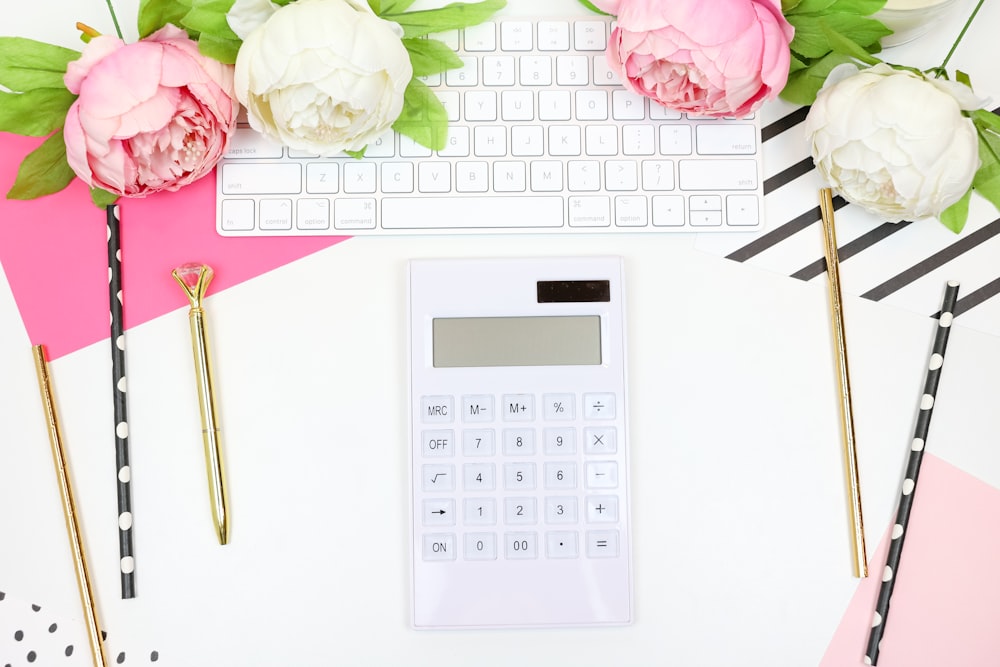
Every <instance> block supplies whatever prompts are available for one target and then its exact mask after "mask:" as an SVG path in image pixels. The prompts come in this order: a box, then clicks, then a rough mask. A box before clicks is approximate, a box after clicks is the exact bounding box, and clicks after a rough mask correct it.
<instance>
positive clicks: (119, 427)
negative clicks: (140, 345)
mask: <svg viewBox="0 0 1000 667" xmlns="http://www.w3.org/2000/svg"><path fill="white" fill-rule="evenodd" d="M107 221H108V296H109V301H110V304H111V381H112V387H111V392H112V397H113V400H114V418H115V474H116V475H117V476H118V554H119V558H120V561H119V563H120V570H121V585H122V599H123V600H127V599H129V598H134V597H135V556H134V555H133V551H132V473H131V466H130V464H129V437H128V400H127V398H126V394H125V391H126V388H127V387H126V380H125V322H124V321H123V303H122V255H121V219H120V217H119V209H118V206H117V205H111V206H108V207H107Z"/></svg>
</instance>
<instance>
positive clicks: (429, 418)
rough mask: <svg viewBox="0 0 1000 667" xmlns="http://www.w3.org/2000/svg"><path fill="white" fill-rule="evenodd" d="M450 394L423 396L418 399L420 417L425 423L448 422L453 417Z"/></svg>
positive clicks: (452, 403)
mask: <svg viewBox="0 0 1000 667" xmlns="http://www.w3.org/2000/svg"><path fill="white" fill-rule="evenodd" d="M454 407H455V405H454V400H453V399H452V397H451V396H424V397H422V398H421V399H420V418H421V419H422V420H423V421H424V422H426V423H431V424H434V423H442V422H450V421H453V419H454Z"/></svg>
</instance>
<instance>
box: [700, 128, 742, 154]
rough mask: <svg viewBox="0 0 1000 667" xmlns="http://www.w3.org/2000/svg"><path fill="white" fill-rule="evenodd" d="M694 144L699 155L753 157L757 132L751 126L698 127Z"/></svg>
mask: <svg viewBox="0 0 1000 667" xmlns="http://www.w3.org/2000/svg"><path fill="white" fill-rule="evenodd" d="M695 144H696V145H697V147H698V154H699V155H753V154H754V153H756V152H757V131H756V130H755V129H754V126H753V125H736V124H715V125H708V124H702V125H698V126H697V128H696V129H695Z"/></svg>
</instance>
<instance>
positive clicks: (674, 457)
mask: <svg viewBox="0 0 1000 667" xmlns="http://www.w3.org/2000/svg"><path fill="white" fill-rule="evenodd" d="M116 4H117V5H127V6H124V7H121V8H120V15H119V18H120V20H121V23H122V25H123V27H124V29H125V30H126V33H127V34H126V36H127V37H129V38H131V37H134V25H135V20H134V16H135V11H136V10H135V5H136V4H137V3H134V2H124V1H119V2H118V3H116ZM551 4H552V8H553V10H554V11H555V10H557V9H559V8H564V9H568V10H570V11H579V10H577V9H576V6H575V4H574V3H573V2H571V0H560V2H559V3H557V2H552V3H551ZM974 4H975V3H974V2H973V0H962V1H961V2H960V3H959V8H958V9H956V11H955V13H954V14H953V15H952V16H951V17H949V18H948V19H947V20H945V21H942V22H941V24H940V26H939V27H938V28H937V31H938V32H937V34H936V35H932V36H928V37H925V38H923V39H921V40H919V41H918V42H915V43H912V44H910V45H906V46H902V47H897V48H895V49H893V50H892V51H889V52H886V53H885V56H886V58H887V59H892V60H896V61H900V62H906V63H907V64H913V65H919V66H924V67H929V66H931V65H934V64H937V62H938V61H939V60H940V58H941V57H942V56H943V54H944V53H946V52H947V49H948V46H949V45H950V42H951V36H952V35H955V34H957V32H958V29H959V28H960V26H961V24H962V22H963V21H964V15H965V12H966V10H967V9H971V7H972V6H973V5H974ZM106 16H107V12H106V8H105V3H104V2H103V0H37V1H36V2H33V3H17V5H16V8H15V7H14V5H10V7H9V8H7V9H5V10H4V11H3V22H2V25H3V28H2V29H0V32H2V33H4V34H6V35H20V36H29V37H33V38H36V39H41V40H44V41H50V42H56V43H60V44H63V45H66V46H71V47H75V48H79V44H78V42H77V41H76V33H75V31H74V29H73V22H74V21H77V20H81V21H84V22H86V23H89V24H91V25H93V26H95V27H97V28H98V29H99V30H102V31H105V32H112V31H113V28H112V26H111V24H110V21H109V20H108V19H107V18H106ZM997 25H1000V4H997V3H986V5H985V6H984V7H983V9H982V11H981V13H980V16H979V18H978V19H977V22H976V23H975V24H974V26H973V28H972V30H971V31H970V33H969V34H968V36H967V37H966V40H965V42H964V44H963V45H962V47H961V48H960V49H959V50H958V52H957V53H956V54H955V56H954V57H953V59H952V62H951V65H952V66H953V67H957V68H960V69H962V70H964V71H967V72H969V74H970V75H971V77H972V81H973V82H974V83H975V84H976V86H977V90H978V92H979V93H980V94H981V95H983V96H986V95H992V96H993V100H994V102H993V104H992V105H991V107H990V108H994V107H995V106H996V104H997V103H996V100H1000V70H998V69H997V68H996V66H995V63H996V58H995V57H994V56H993V55H992V49H991V47H992V46H993V40H994V39H995V34H996V31H995V30H994V28H995V27H996V26H997ZM890 57H891V58H890ZM794 111H795V110H794V108H793V107H791V106H789V105H787V104H784V103H781V102H774V103H770V104H769V105H767V106H766V107H765V108H764V109H763V111H762V113H763V120H764V125H765V126H766V127H771V128H772V129H773V128H774V127H777V126H778V125H781V124H782V123H783V122H784V121H782V119H784V118H786V117H788V115H789V114H791V113H793V112H794ZM792 118H797V120H798V121H799V122H798V123H797V124H796V123H787V124H788V125H789V127H788V129H786V130H785V131H783V132H780V133H775V136H773V137H770V138H768V139H767V141H766V143H765V172H766V176H767V178H768V179H770V184H771V185H770V187H769V191H768V194H767V197H766V208H767V211H766V215H767V222H768V231H767V232H765V233H763V234H758V235H756V236H743V235H738V236H727V237H719V236H712V237H708V236H701V237H698V236H694V235H680V236H671V237H667V236H650V235H643V234H636V235H634V236H628V237H622V236H617V237H614V238H606V237H603V236H601V235H599V234H595V235H592V236H574V237H572V238H559V237H551V236H535V237H530V238H523V237H517V236H505V237H499V238H497V237H493V238H488V237H466V238H463V237H457V236H446V237H435V238H410V237H395V238H364V239H360V238H359V239H351V240H348V241H346V242H343V243H340V244H337V245H334V246H332V247H329V248H326V249H324V250H321V251H319V252H315V253H313V254H310V255H308V256H306V257H303V258H301V259H298V260H296V261H293V262H291V263H289V264H287V265H285V266H282V267H281V268H278V269H275V270H273V271H269V272H267V273H265V274H264V275H260V276H258V277H255V278H252V279H250V280H247V281H245V282H242V283H240V284H238V285H236V286H233V287H231V288H229V289H225V290H221V291H217V292H215V291H212V292H210V295H211V296H210V297H209V301H208V305H207V307H208V309H209V311H210V315H209V316H210V318H211V324H212V326H213V329H214V337H213V349H214V351H215V357H216V359H215V360H216V365H217V368H216V370H217V381H218V385H219V398H220V409H221V415H222V422H223V428H224V429H225V434H226V441H225V446H226V450H227V451H226V453H227V467H228V474H229V480H230V484H231V502H232V507H233V512H234V517H235V518H234V525H233V533H232V543H231V544H230V545H229V546H227V547H225V548H222V547H219V546H218V545H217V544H216V543H215V540H214V538H213V537H212V532H211V525H210V519H209V512H208V504H207V497H206V491H205V483H204V468H203V466H204V461H203V458H202V446H201V442H200V438H199V436H198V433H199V429H200V425H199V417H198V409H197V401H196V400H195V398H194V395H193V394H192V390H193V387H192V386H191V376H190V372H191V371H190V364H191V362H190V357H189V355H190V352H189V345H188V341H189V338H188V330H187V309H186V308H182V307H179V304H180V302H178V308H177V309H175V310H172V311H171V312H168V313H166V314H163V315H161V316H159V317H156V318H153V319H151V320H150V321H147V322H144V323H142V324H140V325H139V326H135V327H133V328H131V329H130V330H129V331H128V334H127V335H128V341H129V348H128V365H129V410H130V422H131V424H130V429H131V430H130V433H131V440H132V445H131V449H132V470H133V481H134V484H133V486H134V491H133V493H134V506H135V512H134V514H135V522H136V532H135V534H136V542H135V550H136V571H137V581H138V590H139V596H138V597H137V598H136V599H134V600H127V601H123V600H120V599H119V583H118V553H117V549H118V547H117V522H116V518H115V517H116V516H117V512H116V509H115V497H114V493H115V492H114V482H113V480H112V474H113V447H112V443H113V437H112V428H113V426H112V423H111V421H112V420H111V401H110V396H109V394H110V392H109V391H105V390H106V389H107V387H106V386H105V385H106V384H107V379H106V376H107V374H108V369H109V360H108V350H107V344H108V341H107V339H105V340H103V341H99V342H97V343H94V344H91V345H87V346H84V347H82V348H81V349H77V350H75V351H72V352H70V353H68V354H65V355H64V356H61V357H59V358H57V359H56V360H54V362H53V364H52V372H53V376H54V381H55V383H56V392H57V396H58V400H59V409H60V414H61V417H62V421H63V427H64V435H65V439H66V442H67V445H68V447H69V449H70V458H71V462H72V470H73V475H74V482H75V484H76V486H77V495H78V503H79V508H80V512H81V515H82V519H83V522H84V527H85V531H86V539H87V546H88V549H89V553H90V563H91V568H92V571H93V576H94V579H95V583H96V588H97V595H98V604H99V607H100V611H101V614H102V616H103V619H104V625H105V627H106V629H107V632H108V640H107V644H108V647H109V652H110V656H111V659H112V664H125V665H146V664H151V663H154V662H155V663H156V664H162V665H168V666H170V667H175V666H177V667H195V666H201V665H213V666H234V667H235V666H240V667H246V666H251V665H252V666H274V665H295V666H296V667H299V666H301V667H306V666H312V665H428V666H436V667H444V666H446V665H463V666H464V665H572V666H574V667H582V666H583V665H595V666H602V667H606V666H610V665H616V666H619V665H620V666H624V665H684V666H719V667H724V666H735V665H740V666H756V665H761V666H763V665H767V666H775V665H787V666H789V667H799V666H802V665H818V664H823V665H836V666H839V665H854V664H860V663H861V657H862V650H863V649H862V647H863V645H864V641H865V636H866V633H867V625H868V619H869V618H870V616H871V611H872V609H873V607H874V602H875V596H876V590H877V583H878V580H879V579H880V573H881V570H882V564H883V562H884V553H885V538H886V535H887V531H888V528H889V526H890V525H891V523H892V516H893V513H894V509H895V504H896V499H897V494H898V489H899V488H900V482H901V474H902V469H903V464H904V461H905V457H906V454H907V450H908V447H909V443H910V438H911V434H912V428H913V421H914V415H915V411H916V406H917V401H918V397H919V395H920V393H921V388H922V383H923V374H924V368H925V362H926V357H927V354H928V349H929V347H930V341H931V337H932V335H933V330H934V326H935V320H933V319H931V318H930V317H929V315H931V314H932V313H934V312H936V311H937V309H938V307H939V305H940V299H941V294H942V292H943V285H944V281H945V280H946V279H957V280H961V281H962V283H963V291H962V295H969V294H973V293H975V292H976V290H981V291H980V292H978V293H979V294H980V295H982V296H983V297H984V298H982V299H981V303H978V304H977V305H974V306H972V307H970V308H968V310H967V312H964V313H962V314H960V315H959V316H958V317H957V318H956V321H955V326H954V329H953V332H952V338H951V342H950V347H949V350H948V355H947V361H946V365H945V371H944V376H943V379H942V383H941V387H940V390H939V395H938V403H937V406H936V408H935V412H934V419H933V424H932V427H931V434H930V437H929V439H928V445H927V452H928V456H927V457H926V459H925V475H924V476H922V479H921V485H920V487H919V491H918V496H917V504H916V505H915V508H914V516H913V519H912V521H913V523H912V524H911V526H912V527H913V530H912V532H911V534H910V541H908V542H907V549H906V551H905V552H904V556H903V558H904V560H903V565H902V567H901V571H900V573H899V574H898V580H897V581H898V583H897V589H896V594H895V596H894V598H893V599H894V605H893V608H892V613H891V614H890V618H889V621H888V628H887V633H886V637H885V640H884V643H883V650H882V657H881V661H880V664H882V665H885V666H886V667H894V666H900V665H906V667H921V666H924V665H926V666H928V667H929V666H931V665H941V664H956V665H957V664H961V665H965V666H973V667H974V666H976V665H996V664H997V660H998V658H997V656H998V655H1000V638H998V635H997V633H996V632H995V629H996V627H997V624H998V622H1000V574H998V572H997V569H996V567H995V563H996V562H998V559H1000V538H998V537H997V526H998V525H1000V441H998V433H1000V410H998V409H997V406H998V405H1000V379H998V378H1000V295H997V293H996V292H997V289H996V284H997V281H998V279H1000V238H998V235H997V234H996V232H995V230H996V228H997V227H998V225H1000V220H998V213H997V211H996V210H994V209H992V208H991V207H990V206H989V205H987V204H986V203H985V202H984V201H982V200H978V199H977V200H974V202H973V207H972V216H971V219H970V222H969V225H968V228H967V229H966V231H964V232H963V233H962V234H961V235H959V236H955V235H953V234H951V232H948V231H947V230H945V229H944V228H943V227H942V226H940V225H939V224H938V223H937V222H934V221H922V222H918V223H914V224H911V225H909V226H906V227H905V228H903V229H900V230H898V231H897V233H893V234H886V235H885V237H884V238H881V239H880V240H878V241H877V242H871V243H869V242H868V241H866V239H870V238H871V235H870V233H872V232H873V230H876V229H884V228H881V227H880V225H881V223H880V221H878V220H875V219H873V218H871V217H869V216H867V215H865V214H863V213H862V212H860V211H858V210H856V209H855V208H854V207H853V206H848V207H846V208H843V209H841V210H840V211H839V212H838V233H839V237H840V241H841V246H842V248H843V247H844V246H848V247H849V248H854V249H859V251H858V252H856V253H855V254H852V255H851V256H850V257H849V258H846V259H845V260H844V261H843V263H842V267H841V271H842V277H843V280H844V282H845V289H846V291H847V299H846V304H845V314H846V317H847V323H848V337H849V352H850V355H851V370H852V380H853V386H854V408H855V412H856V425H857V432H858V447H859V452H860V465H861V473H862V491H863V500H864V509H865V519H866V529H867V530H866V535H867V542H868V545H869V558H870V562H871V570H872V577H871V578H870V579H869V580H868V581H865V582H859V580H857V579H855V578H854V577H853V576H852V573H851V548H850V539H849V529H848V515H847V502H846V492H845V485H844V474H843V468H842V455H841V444H840V430H839V418H838V412H837V401H836V392H835V385H834V360H833V354H832V344H831V338H830V327H829V315H828V310H827V286H826V280H825V275H824V274H822V273H819V272H816V271H813V272H811V274H810V275H806V276H804V278H805V279H803V278H795V277H792V274H795V273H796V272H797V271H799V270H800V269H803V267H808V266H809V265H810V264H812V263H813V262H815V261H816V260H818V259H819V258H821V257H822V245H821V234H820V230H819V222H818V218H815V217H814V218H809V216H808V215H806V214H808V212H809V211H810V210H812V209H813V208H814V207H815V206H816V205H817V204H818V200H817V189H818V188H819V187H820V186H821V183H820V181H819V179H818V177H817V176H816V174H815V172H814V171H812V170H811V169H809V168H808V166H811V165H807V166H806V168H799V167H796V165H801V164H803V162H802V161H803V160H804V159H805V158H806V157H807V155H808V151H807V148H806V145H805V143H804V140H803V139H802V136H801V122H800V121H801V116H799V117H794V116H793V117H792ZM765 132H766V133H767V131H765ZM20 157H21V156H20V155H17V156H12V155H4V156H3V158H2V159H3V160H4V161H17V160H20ZM786 181H787V182H786ZM0 185H2V186H3V188H4V190H6V189H7V188H8V187H9V185H10V183H9V182H4V183H2V184H0ZM19 210H23V209H19ZM128 210H129V209H128V202H126V203H125V205H124V206H123V211H124V216H125V222H124V224H126V225H127V224H129V219H128ZM80 211H81V218H82V219H92V220H94V223H93V224H98V225H100V224H103V219H102V217H101V215H100V214H97V215H95V213H94V210H93V208H92V207H91V206H90V204H89V203H88V202H87V201H86V200H85V199H83V198H81V200H80ZM802 215H806V217H805V218H801V219H799V216H802ZM796 219H798V220H799V221H798V222H795V220H796ZM46 223H47V221H46V220H34V221H32V224H39V225H44V224H46ZM11 224H24V221H15V220H11V219H0V225H11ZM81 224H87V223H86V222H84V221H83V220H81ZM778 237H782V238H781V239H779V238H778ZM752 244H756V245H752ZM851 244H854V245H851ZM29 251H30V250H29V249H25V252H29ZM192 252H193V253H194V254H196V253H197V249H192ZM842 252H844V250H843V249H842ZM608 253H611V254H619V255H621V256H623V257H624V258H625V266H626V280H627V303H628V310H627V320H628V332H629V334H628V345H629V349H628V354H629V392H630V397H629V398H630V406H629V412H630V436H631V442H630V443H629V446H630V448H631V462H632V470H631V484H632V494H631V497H632V518H633V523H632V528H633V535H634V543H633V552H634V580H635V622H634V624H632V625H631V626H628V627H620V628H612V629H589V630H545V631H460V632H416V631H414V630H412V629H410V627H409V618H408V609H409V601H408V595H409V580H408V546H407V544H408V542H407V540H408V535H409V520H408V511H409V510H408V499H407V481H406V480H407V475H408V471H407V465H408V464H407V454H406V448H407V436H406V426H405V424H406V422H405V397H406V384H405V380H406V365H405V364H406V355H405V340H404V335H405V319H404V316H405V294H404V285H405V279H404V268H405V263H406V261H407V260H408V259H410V258H417V257H434V256H441V257H452V256H454V257H458V256H463V257H464V256H487V255H489V256H518V255H546V254H565V255H587V254H608ZM727 255H728V256H730V258H727ZM104 261H105V258H104V257H103V256H101V255H95V256H94V257H93V262H94V263H95V264H99V265H100V264H102V263H103V262H104ZM914 267H915V268H914ZM806 273H807V274H809V272H808V271H807V272H806ZM164 279H165V280H169V275H166V274H165V275H164ZM883 284H888V285H890V286H891V287H892V289H883V290H881V291H879V292H877V293H875V292H872V290H873V289H874V288H876V286H879V285H883ZM882 292H886V293H885V294H883V293H882ZM863 295H866V296H863ZM66 326H68V327H71V326H73V323H72V322H67V323H66ZM44 342H45V341H41V340H30V337H29V334H28V332H27V330H26V328H25V326H24V324H23V322H22V318H21V314H20V312H19V309H18V307H17V305H16V304H15V301H14V294H13V293H12V291H11V289H10V287H9V284H8V281H7V280H6V279H3V280H2V281H0V369H2V370H0V377H2V381H0V406H2V407H0V545H2V546H0V666H3V665H8V664H9V665H11V666H12V667H13V666H15V665H25V664H31V663H29V652H30V651H34V652H35V653H34V656H33V657H34V660H35V662H34V664H40V665H46V666H48V665H64V664H65V665H87V664H89V651H88V648H87V644H86V641H85V635H84V626H83V621H82V615H81V612H80V605H79V601H78V597H77V589H76V584H75V580H74V578H73V571H72V567H71V560H70V553H69V550H68V547H67V541H66V535H65V529H64V524H63V518H62V514H61V510H60V506H59V501H58V494H57V491H56V486H55V484H54V474H53V471H52V462H51V456H50V451H49V445H48V442H47V438H46V433H45V430H44V421H43V415H42V412H41V407H40V405H39V401H38V395H37V389H36V387H37V385H36V381H35V375H34V371H33V368H32V362H31V354H30V345H31V344H32V343H44ZM95 384H96V386H95ZM921 531H923V532H921ZM31 605H35V606H37V607H38V610H37V611H36V610H33V608H32V606H31ZM67 646H73V647H74V650H73V652H72V655H70V656H66V655H65V647H67Z"/></svg>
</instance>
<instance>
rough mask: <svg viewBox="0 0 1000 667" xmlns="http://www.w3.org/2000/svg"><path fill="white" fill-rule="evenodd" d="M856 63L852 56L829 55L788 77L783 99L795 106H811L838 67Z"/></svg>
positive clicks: (782, 92)
mask: <svg viewBox="0 0 1000 667" xmlns="http://www.w3.org/2000/svg"><path fill="white" fill-rule="evenodd" d="M849 62H854V60H853V59H852V58H851V57H850V56H845V55H844V54H842V53H829V54H827V55H825V56H823V57H822V58H820V59H819V60H817V61H816V62H813V63H811V64H810V65H809V67H807V68H806V69H800V70H797V71H795V72H792V73H791V74H789V75H788V82H787V83H786V84H785V87H784V88H783V89H782V91H781V99H783V100H786V101H788V102H792V103H793V104H802V105H807V106H808V105H810V104H812V103H813V102H815V101H816V93H818V92H819V89H820V88H822V87H823V83H824V82H825V81H826V77H827V76H829V74H830V71H831V70H833V68H834V67H836V66H837V65H842V64H844V63H849Z"/></svg>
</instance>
